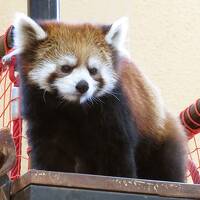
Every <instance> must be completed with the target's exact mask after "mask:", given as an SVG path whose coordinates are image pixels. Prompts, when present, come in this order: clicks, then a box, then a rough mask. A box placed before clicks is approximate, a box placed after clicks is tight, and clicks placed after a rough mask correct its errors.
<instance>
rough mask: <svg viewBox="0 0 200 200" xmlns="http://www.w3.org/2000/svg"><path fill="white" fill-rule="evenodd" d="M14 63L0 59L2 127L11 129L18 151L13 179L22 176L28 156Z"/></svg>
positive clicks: (0, 113) (11, 173)
mask: <svg viewBox="0 0 200 200" xmlns="http://www.w3.org/2000/svg"><path fill="white" fill-rule="evenodd" d="M14 63H15V60H14V59H13V60H12V61H11V62H10V64H9V66H8V65H3V64H2V62H1V61H0V129H1V128H3V127H7V128H9V129H10V130H11V133H12V135H13V140H14V142H15V146H16V151H17V152H16V153H17V159H16V164H15V166H14V168H13V169H12V170H11V172H10V177H11V179H16V178H18V177H19V176H20V174H21V166H22V162H24V161H27V156H26V155H22V147H23V145H22V138H23V137H24V138H26V137H25V136H23V134H22V119H21V115H20V97H19V95H18V93H19V88H18V81H17V78H16V77H15V72H14Z"/></svg>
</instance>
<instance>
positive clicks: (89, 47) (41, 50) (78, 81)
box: [14, 15, 126, 103]
mask: <svg viewBox="0 0 200 200" xmlns="http://www.w3.org/2000/svg"><path fill="white" fill-rule="evenodd" d="M106 29H107V30H106ZM106 29H105V27H102V26H97V25H92V24H78V25H70V24H64V23H56V22H43V23H41V24H40V25H39V24H37V23H36V22H34V21H33V20H32V19H30V18H28V17H26V16H24V15H20V16H19V17H18V19H17V20H16V23H15V36H14V37H15V38H14V39H15V48H16V50H17V51H18V52H20V59H21V62H22V74H23V76H25V77H26V78H27V80H28V83H29V84H33V85H37V86H38V87H39V88H40V89H43V90H45V91H47V92H50V93H51V92H53V91H55V90H56V91H57V93H58V94H59V95H60V97H61V98H63V99H65V100H67V101H72V102H79V103H84V102H86V101H93V100H95V99H96V98H99V97H100V96H103V95H106V94H107V93H112V90H113V88H114V87H115V84H116V82H117V79H118V75H117V70H116V66H115V65H116V60H115V59H116V55H117V54H116V52H119V53H120V52H122V50H123V41H124V38H125V36H124V32H126V20H125V19H121V20H118V21H116V22H115V23H114V24H113V25H111V26H107V28H106Z"/></svg>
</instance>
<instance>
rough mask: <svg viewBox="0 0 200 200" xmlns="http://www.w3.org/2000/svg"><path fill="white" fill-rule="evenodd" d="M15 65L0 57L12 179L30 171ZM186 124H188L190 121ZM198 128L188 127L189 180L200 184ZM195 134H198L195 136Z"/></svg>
mask: <svg viewBox="0 0 200 200" xmlns="http://www.w3.org/2000/svg"><path fill="white" fill-rule="evenodd" d="M14 67H15V60H14V59H13V60H11V62H10V63H9V65H3V64H2V62H1V59H0V129H1V128H3V127H8V128H10V130H11V133H12V134H13V139H14V142H15V145H16V150H17V162H16V165H15V166H14V168H13V169H12V170H11V172H10V177H11V179H16V178H18V177H19V176H20V175H21V174H23V173H25V172H26V171H28V165H29V163H28V155H27V151H26V150H27V138H26V136H25V134H24V131H23V130H24V128H23V127H24V123H23V120H22V119H21V115H20V96H19V90H18V79H17V78H16V74H15V70H14ZM199 105H200V100H199ZM184 112H185V111H183V112H182V113H181V114H183V113H184ZM185 113H186V112H185ZM199 114H200V112H199ZM181 117H182V116H181ZM181 119H182V118H181ZM199 120H200V118H199ZM182 121H184V120H182ZM192 121H193V120H192ZM184 122H185V121H184ZM187 122H188V121H187ZM183 124H184V123H183ZM184 125H185V126H188V123H187V124H184ZM199 125H200V124H199ZM197 130H200V129H196V130H195V132H192V131H194V129H190V128H189V127H188V133H189V136H190V138H191V139H190V140H189V145H188V146H189V156H188V158H189V159H188V173H187V180H188V182H190V183H198V184H200V174H199V172H200V134H199V135H197V133H198V132H199V131H197ZM194 134H196V135H195V136H194Z"/></svg>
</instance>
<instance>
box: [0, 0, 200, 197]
mask: <svg viewBox="0 0 200 200" xmlns="http://www.w3.org/2000/svg"><path fill="white" fill-rule="evenodd" d="M45 3H46V4H45ZM38 5H40V6H39V8H40V9H37V8H38ZM47 5H48V6H47ZM58 5H59V3H58V1H56V0H51V1H47V0H45V1H42V3H41V1H37V0H34V1H31V0H29V1H28V6H29V7H28V12H29V15H30V16H31V17H33V18H34V19H44V18H46V19H52V18H53V19H58V18H59V14H58V11H59V9H58V8H59V6H58ZM2 40H3V43H4V45H3V47H4V48H3V49H1V48H0V52H1V53H0V56H3V55H4V54H6V53H9V52H10V51H12V27H10V28H9V29H8V30H7V32H6V33H5V34H4V35H3V36H2V37H1V38H0V41H2ZM15 63H16V61H15V57H13V58H12V60H11V61H10V62H9V63H3V62H2V60H1V62H0V128H3V127H8V128H10V130H11V132H12V135H13V139H14V142H15V145H16V150H17V162H16V165H15V167H14V168H13V169H12V171H11V172H10V177H11V179H13V180H15V181H14V183H13V185H12V187H11V193H12V195H13V198H15V199H22V197H21V195H23V196H26V195H28V196H26V199H28V198H29V199H34V198H35V199H37V198H38V197H37V195H36V194H41V195H42V194H47V193H46V191H47V188H48V187H50V188H49V189H50V190H51V189H52V190H51V192H50V193H49V194H52V196H53V194H54V191H56V190H59V191H62V190H65V189H62V188H67V189H66V190H65V192H67V193H66V194H68V195H70V194H73V195H74V196H77V195H78V196H79V198H81V195H82V194H85V195H86V197H87V195H88V198H92V196H90V195H94V196H96V199H103V198H104V195H106V198H107V199H121V198H122V197H123V198H125V199H131V198H132V197H133V195H135V196H134V197H135V199H137V198H138V199H142V198H144V199H145V198H146V197H147V196H149V197H148V198H149V199H158V198H160V197H159V196H163V197H162V198H163V199H167V198H168V197H166V196H170V195H171V197H172V199H173V198H175V197H178V198H188V199H195V198H197V197H200V194H199V193H198V192H197V188H198V187H197V186H195V185H194V186H184V185H181V184H172V183H164V182H159V183H158V182H153V181H152V182H151V181H146V182H145V181H140V180H134V179H130V180H128V179H117V178H108V177H107V178H102V177H95V176H84V175H69V174H62V173H53V172H51V173H50V172H49V173H47V172H37V171H33V172H29V173H28V174H26V175H25V176H23V177H22V178H20V177H21V175H22V174H24V173H26V172H27V171H28V169H29V158H28V153H29V152H30V149H29V148H28V144H27V137H26V134H25V130H26V124H25V122H24V121H23V120H22V118H21V114H20V113H21V111H20V92H19V77H18V74H17V72H16V70H15V68H16V66H15ZM177 117H178V116H177ZM199 151H200V136H199V135H198V134H197V135H196V136H194V137H192V138H190V140H189V156H188V158H189V164H188V169H189V170H188V174H187V178H188V182H189V183H198V184H200V176H199V170H200V155H199ZM62 177H65V178H66V180H68V181H67V182H65V183H63V182H62V181H63V180H64V179H63V178H62ZM72 177H73V178H74V179H75V180H76V181H77V182H76V181H75V182H74V180H72V179H71V178H72ZM93 178H94V179H93ZM50 180H51V181H52V182H49V181H50ZM93 180H96V182H93ZM103 180H104V181H105V182H108V183H109V184H111V185H112V183H113V182H112V181H114V182H115V183H113V184H114V185H113V188H109V186H108V185H104V184H103ZM117 180H118V181H117ZM56 181H58V182H59V184H60V185H56ZM82 181H83V182H84V183H83V182H82ZM87 181H89V185H87ZM99 184H100V185H99ZM170 184H172V185H171V186H170ZM39 185H43V186H39ZM102 185H103V186H102ZM172 186H173V187H172ZM45 187H47V188H45ZM58 187H59V188H58ZM71 187H72V188H73V189H71ZM141 187H143V189H141ZM74 188H75V189H74ZM78 188H81V190H80V191H81V192H83V193H80V191H78V190H77V189H78ZM159 188H164V189H162V190H160V189H159ZM175 188H178V191H180V193H179V194H178V195H179V196H178V195H177V196H174V195H176V192H177V191H176V189H175ZM82 189H83V191H82ZM50 190H48V191H50ZM85 190H86V191H85ZM90 190H92V191H90ZM146 190H147V191H146ZM36 191H37V192H38V193H35V192H36ZM94 191H95V192H94ZM99 191H104V192H105V193H106V194H104V193H102V192H99ZM145 191H146V192H145ZM148 191H149V192H148ZM163 191H164V192H163ZM170 191H171V192H170ZM172 191H174V194H173V193H172ZM175 191H176V192H175ZM181 191H182V192H183V193H181ZM107 192H109V193H107ZM113 192H114V193H113ZM116 192H117V193H116ZM118 192H119V193H120V195H121V196H120V195H119V194H118ZM61 193H62V192H61ZM129 193H130V194H129ZM136 193H137V195H136ZM138 193H140V194H142V193H143V194H144V195H143V197H142V196H141V195H139V196H138ZM184 193H186V194H187V195H186V196H184V195H183V194H184ZM189 193H191V194H190V195H189ZM34 194H35V195H36V196H34ZM167 194H168V195H167ZM63 195H64V193H63ZM109 195H111V196H110V197H109ZM131 195H132V196H131ZM152 195H153V196H152ZM195 195H196V196H195ZM36 197H37V198H36ZM62 198H64V196H63V197H62ZM72 199H73V198H72ZM86 199H87V198H86Z"/></svg>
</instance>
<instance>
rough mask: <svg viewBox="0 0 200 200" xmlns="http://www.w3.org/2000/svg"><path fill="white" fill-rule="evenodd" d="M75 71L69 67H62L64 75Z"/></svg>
mask: <svg viewBox="0 0 200 200" xmlns="http://www.w3.org/2000/svg"><path fill="white" fill-rule="evenodd" d="M72 70H73V68H72V67H71V66H69V65H62V66H61V71H62V72H63V73H70V72H71V71H72Z"/></svg>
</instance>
